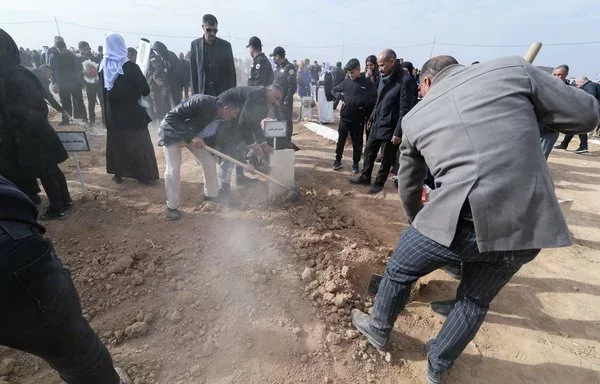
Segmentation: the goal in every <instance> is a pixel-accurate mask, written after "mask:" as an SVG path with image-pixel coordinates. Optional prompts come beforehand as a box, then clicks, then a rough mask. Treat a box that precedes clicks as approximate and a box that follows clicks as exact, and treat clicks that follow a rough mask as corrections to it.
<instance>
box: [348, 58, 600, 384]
mask: <svg viewBox="0 0 600 384" xmlns="http://www.w3.org/2000/svg"><path fill="white" fill-rule="evenodd" d="M421 92H422V93H423V95H426V96H425V97H424V98H423V100H422V101H421V102H420V103H419V104H417V105H416V106H415V107H414V108H413V109H412V110H411V111H410V112H409V113H408V114H407V115H406V116H405V117H404V119H403V121H402V127H403V135H402V145H401V155H400V171H399V173H398V180H399V183H400V185H399V191H400V198H401V200H402V204H403V206H404V210H405V212H406V216H407V218H408V220H409V221H410V223H411V224H412V225H411V226H410V227H409V228H408V229H407V230H406V231H405V232H404V233H403V234H402V236H401V238H400V242H399V244H398V247H397V248H396V250H395V252H394V253H393V255H392V257H391V259H390V261H389V262H388V264H387V268H386V271H385V275H384V277H383V280H382V281H381V284H380V286H379V291H378V294H377V297H376V300H375V305H374V307H373V310H372V313H371V315H370V316H369V315H367V314H364V313H362V312H361V311H359V310H358V309H354V310H353V312H352V321H353V323H354V325H355V326H356V327H357V329H358V330H359V331H360V332H361V333H362V334H364V335H365V336H366V337H367V339H368V340H369V342H370V343H371V344H373V345H374V346H375V347H376V348H380V349H381V348H383V347H385V344H386V342H387V340H388V337H389V334H390V332H391V330H392V327H393V325H394V322H395V321H396V318H397V317H398V314H399V313H400V311H401V310H402V309H404V307H405V305H406V303H407V301H408V297H409V294H410V287H411V284H412V283H413V282H414V281H416V280H417V279H418V278H420V277H422V276H424V275H426V274H428V273H430V272H432V271H434V270H436V269H438V268H440V267H442V266H444V265H447V264H451V263H454V264H456V263H460V262H462V263H463V277H462V281H461V283H460V285H459V287H458V291H457V297H456V305H455V306H454V308H453V309H452V310H451V311H450V313H449V314H448V318H447V319H446V322H445V323H444V325H443V327H442V329H441V330H440V332H439V334H438V335H437V337H435V338H433V339H431V340H430V341H429V342H427V345H426V350H427V357H428V362H429V369H428V372H427V379H428V382H429V383H434V384H438V383H441V382H442V374H443V373H444V372H445V371H447V370H448V369H449V368H450V367H451V366H452V364H453V363H454V361H455V360H456V358H457V357H458V356H459V355H460V354H461V353H462V351H463V350H464V349H465V347H466V346H467V344H468V343H469V341H471V340H472V339H473V338H474V337H475V334H476V333H477V331H478V330H479V327H480V326H481V324H482V323H483V320H484V318H485V315H486V313H487V311H488V308H489V304H490V302H491V301H492V300H493V299H494V297H495V296H496V295H497V294H498V293H499V292H500V290H501V289H502V287H504V285H506V283H508V281H509V280H510V279H511V278H512V276H513V275H514V274H515V273H516V272H517V271H518V270H519V269H520V268H521V266H522V265H523V264H525V263H527V262H529V261H531V260H533V259H534V258H535V257H536V256H537V254H538V253H539V251H540V249H541V248H552V247H562V246H568V245H570V244H571V238H570V235H569V231H568V229H567V225H566V223H565V220H564V218H563V216H562V213H561V210H560V208H559V205H558V201H557V199H556V196H555V194H554V184H553V182H552V178H551V176H550V172H549V169H548V166H547V164H546V161H545V159H544V156H543V154H542V150H541V147H540V144H539V142H540V135H539V129H538V123H541V124H544V125H546V126H548V127H550V128H551V129H554V130H557V131H560V132H564V133H582V132H587V131H591V130H592V129H593V128H594V127H596V125H597V124H598V120H599V119H600V116H599V109H598V108H599V105H598V102H597V101H596V100H595V99H594V97H592V96H590V95H588V94H586V93H585V92H583V91H581V90H579V89H576V88H574V87H565V86H564V84H562V83H561V82H560V80H558V79H556V78H554V77H552V76H550V75H548V74H546V73H545V72H543V71H541V70H540V69H537V68H536V67H534V66H532V65H530V64H528V63H527V62H526V61H525V60H523V59H522V58H519V57H508V58H503V59H498V60H493V61H489V62H487V63H483V64H479V65H475V66H471V67H463V66H461V65H458V63H457V62H456V60H455V59H454V58H452V57H450V56H438V57H434V58H432V59H430V60H429V61H428V62H426V63H425V65H424V66H423V69H422V72H421ZM450 144H451V145H450ZM427 167H429V169H430V170H431V173H432V174H433V176H434V178H435V183H436V189H435V190H433V191H432V192H431V194H430V202H429V204H428V205H427V206H425V207H424V206H423V203H422V201H421V192H422V189H423V180H424V179H425V175H426V170H427Z"/></svg>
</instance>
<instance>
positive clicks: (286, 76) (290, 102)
mask: <svg viewBox="0 0 600 384" xmlns="http://www.w3.org/2000/svg"><path fill="white" fill-rule="evenodd" d="M270 56H272V57H273V60H274V61H275V64H276V65H277V66H276V67H275V74H274V76H275V84H278V85H279V86H280V87H281V88H282V89H283V94H284V96H283V117H284V118H285V120H286V122H287V124H286V128H287V129H286V136H287V137H286V139H287V140H286V141H287V143H285V144H287V147H288V148H294V147H295V146H294V145H293V144H292V132H293V130H294V125H293V124H292V110H293V108H294V93H295V92H296V68H295V67H294V65H293V64H292V63H290V62H289V61H288V59H286V58H285V49H283V48H282V47H275V49H274V50H273V53H272V54H271V55H270ZM281 141H283V140H281ZM294 149H295V148H294Z"/></svg>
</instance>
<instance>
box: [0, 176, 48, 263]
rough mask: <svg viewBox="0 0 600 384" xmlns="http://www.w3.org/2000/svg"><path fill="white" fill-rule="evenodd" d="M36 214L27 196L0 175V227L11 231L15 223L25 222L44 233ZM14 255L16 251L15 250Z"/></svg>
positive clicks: (35, 209) (34, 207) (16, 254)
mask: <svg viewBox="0 0 600 384" xmlns="http://www.w3.org/2000/svg"><path fill="white" fill-rule="evenodd" d="M37 216H38V210H37V208H36V206H35V204H33V202H32V201H31V200H30V199H29V197H27V195H25V194H24V193H23V192H21V191H20V190H19V189H17V187H16V186H15V185H14V184H13V183H11V182H10V181H9V180H7V179H5V178H4V177H2V176H0V227H1V228H3V229H4V230H5V231H6V232H8V233H11V229H12V228H14V225H15V224H17V225H23V224H27V225H30V226H32V227H35V228H37V230H38V231H39V232H40V233H45V232H46V229H45V228H44V227H43V226H41V225H40V224H39V223H38V222H37ZM15 256H18V253H16V252H15Z"/></svg>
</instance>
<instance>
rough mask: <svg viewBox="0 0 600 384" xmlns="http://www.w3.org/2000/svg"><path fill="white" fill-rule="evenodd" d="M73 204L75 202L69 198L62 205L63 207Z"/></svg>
mask: <svg viewBox="0 0 600 384" xmlns="http://www.w3.org/2000/svg"><path fill="white" fill-rule="evenodd" d="M74 205H75V202H74V201H73V200H69V201H67V202H66V203H64V204H63V207H65V208H71V207H72V206H74Z"/></svg>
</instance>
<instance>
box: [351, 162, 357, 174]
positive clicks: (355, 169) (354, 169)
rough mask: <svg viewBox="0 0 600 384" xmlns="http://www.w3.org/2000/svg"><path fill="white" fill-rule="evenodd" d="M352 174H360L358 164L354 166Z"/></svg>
mask: <svg viewBox="0 0 600 384" xmlns="http://www.w3.org/2000/svg"><path fill="white" fill-rule="evenodd" d="M352 173H354V174H357V173H358V163H354V164H352Z"/></svg>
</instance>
